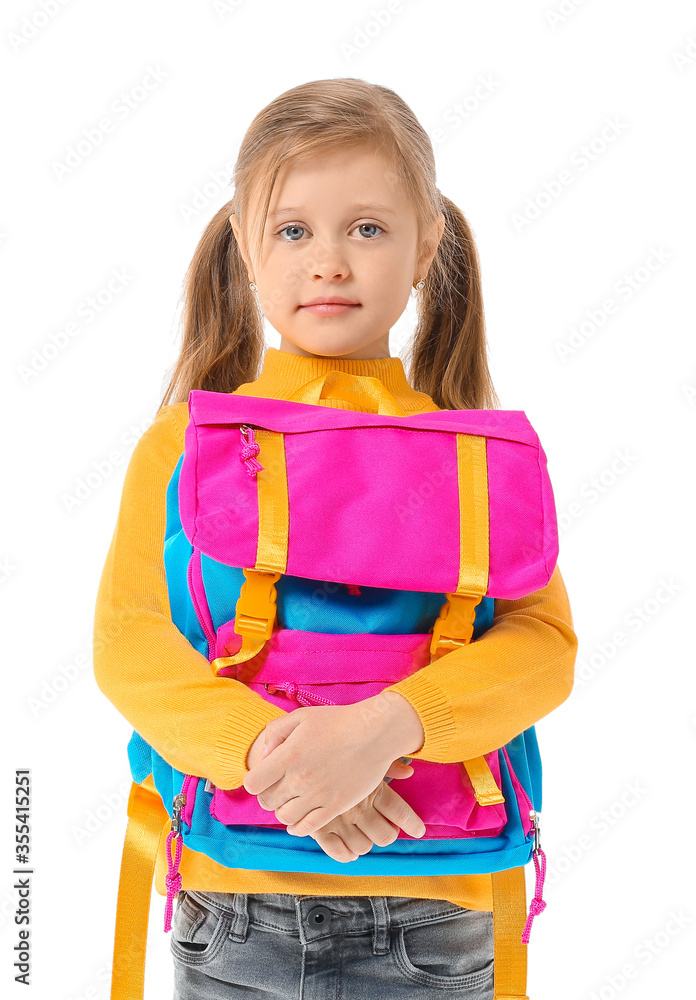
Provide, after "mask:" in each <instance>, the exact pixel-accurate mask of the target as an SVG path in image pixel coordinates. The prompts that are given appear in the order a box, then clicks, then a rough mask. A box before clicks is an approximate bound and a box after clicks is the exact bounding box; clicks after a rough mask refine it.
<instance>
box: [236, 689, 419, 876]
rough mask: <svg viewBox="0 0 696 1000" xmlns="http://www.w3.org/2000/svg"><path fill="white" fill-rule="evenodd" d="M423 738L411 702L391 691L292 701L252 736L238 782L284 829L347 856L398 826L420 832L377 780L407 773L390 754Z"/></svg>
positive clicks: (382, 842)
mask: <svg viewBox="0 0 696 1000" xmlns="http://www.w3.org/2000/svg"><path fill="white" fill-rule="evenodd" d="M394 698H396V699H397V702H396V703H395V702H394V700H393V699H394ZM395 709H398V711H395ZM422 741H423V728H422V725H421V723H420V720H419V719H418V716H417V714H416V713H415V710H414V709H413V708H412V707H411V706H410V705H409V703H408V702H407V701H406V700H405V699H403V698H401V696H400V695H398V694H396V693H390V696H389V697H386V698H385V697H383V696H381V695H377V696H375V697H374V698H368V699H366V700H365V701H361V702H356V703H354V704H352V705H316V706H315V705H313V706H310V707H306V708H298V709H294V710H293V711H291V712H288V713H287V714H286V715H284V716H281V717H280V718H278V719H273V720H272V721H271V722H270V723H268V725H267V726H266V727H265V728H264V729H263V730H262V732H261V733H260V734H259V736H258V737H257V738H256V740H255V741H254V743H253V744H252V746H251V749H250V750H249V754H248V756H247V764H248V767H249V772H248V773H247V775H246V776H245V778H244V788H245V789H246V790H247V792H249V793H250V794H251V795H256V797H257V799H258V802H259V805H260V806H261V807H262V808H263V809H266V810H269V811H271V812H274V813H275V815H276V818H277V820H278V821H279V822H280V823H283V824H285V825H286V826H287V831H288V833H289V834H291V835H293V836H297V837H304V836H311V837H313V838H314V839H315V840H316V841H317V843H318V844H319V846H320V847H321V848H322V849H323V850H324V851H325V853H326V854H328V855H329V856H330V857H333V858H334V859H335V860H337V861H354V860H355V859H356V858H357V857H358V856H359V855H360V854H367V853H368V852H369V851H370V850H371V848H372V846H373V845H374V844H378V845H379V846H380V847H385V846H387V845H388V844H391V843H393V841H394V840H396V838H397V836H398V833H399V830H400V829H401V830H403V831H404V832H405V833H408V834H409V835H410V836H412V837H416V838H418V837H421V836H422V835H423V833H424V832H425V826H424V825H423V822H422V820H421V819H420V817H419V816H418V815H417V814H416V813H415V812H414V810H413V809H412V808H411V807H410V806H409V805H408V803H406V802H405V801H404V800H403V799H402V798H401V796H400V795H398V794H397V793H396V792H395V791H394V790H393V789H392V788H391V786H390V785H389V784H387V782H385V781H384V780H383V779H384V777H385V776H386V777H390V778H408V777H410V776H411V774H413V768H412V767H410V766H408V765H406V764H403V763H402V762H401V761H399V760H398V759H396V758H398V757H400V756H405V755H406V754H407V753H409V752H410V753H415V752H416V751H417V749H419V748H420V746H421V744H422ZM414 747H415V749H414Z"/></svg>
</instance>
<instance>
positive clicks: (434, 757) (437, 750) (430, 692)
mask: <svg viewBox="0 0 696 1000" xmlns="http://www.w3.org/2000/svg"><path fill="white" fill-rule="evenodd" d="M383 690H384V691H396V693H397V694H400V695H402V696H403V697H404V698H406V700H407V701H408V702H410V704H411V705H412V706H413V707H414V709H415V710H416V712H417V713H418V716H419V718H420V720H421V724H422V726H423V732H424V733H425V740H424V742H423V746H422V747H421V748H420V750H418V751H417V753H413V754H411V755H410V756H411V757H414V758H416V760H430V761H435V762H436V763H439V764H449V763H452V762H451V761H450V759H449V755H450V753H451V750H452V740H453V739H454V733H455V724H454V715H453V714H452V708H451V705H450V702H449V699H448V698H447V696H446V694H445V693H444V691H442V690H441V689H440V688H439V687H438V686H437V684H433V683H432V681H431V680H430V679H429V678H427V677H425V676H423V673H422V671H419V670H417V671H416V672H415V673H414V674H410V675H409V676H408V677H404V679H403V680H402V681H398V682H397V683H396V684H391V685H390V686H389V687H386V688H384V689H383Z"/></svg>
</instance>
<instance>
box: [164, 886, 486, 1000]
mask: <svg viewBox="0 0 696 1000" xmlns="http://www.w3.org/2000/svg"><path fill="white" fill-rule="evenodd" d="M170 947H171V952H172V955H173V956H174V984H175V985H174V1000H194V998H195V1000H223V998H224V1000H227V998H232V997H234V998H236V997H256V998H257V1000H281V998H282V1000H338V998H340V1000H398V998H399V997H409V998H411V1000H431V998H432V997H435V996H439V995H440V994H441V993H448V992H449V993H452V994H456V995H457V996H459V997H466V998H467V1000H492V997H493V914H492V913H491V912H490V911H489V910H468V909H465V908H464V907H461V906H457V904H456V903H450V902H448V901H447V900H444V899H417V898H411V897H410V896H292V895H288V894H285V893H241V892H202V891H200V892H199V891H194V890H182V892H180V893H179V896H178V897H177V905H176V910H175V912H174V917H173V920H172V930H171V942H170Z"/></svg>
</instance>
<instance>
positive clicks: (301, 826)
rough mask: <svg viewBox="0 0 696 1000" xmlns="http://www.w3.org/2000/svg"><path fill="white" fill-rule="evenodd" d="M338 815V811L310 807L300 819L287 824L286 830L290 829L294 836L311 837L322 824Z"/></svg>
mask: <svg viewBox="0 0 696 1000" xmlns="http://www.w3.org/2000/svg"><path fill="white" fill-rule="evenodd" d="M338 815H340V814H339V813H338V812H334V811H333V810H332V809H326V808H324V807H319V808H316V809H310V810H309V812H307V813H306V814H305V815H304V816H303V817H302V819H301V820H298V821H297V822H296V823H290V824H288V830H291V829H292V832H293V834H294V836H296V837H313V836H314V834H315V833H317V831H319V830H321V828H322V827H323V826H327V825H328V824H329V823H331V822H333V820H335V819H336V817H337V816H338ZM280 822H281V823H282V822H283V821H282V820H281V821H280Z"/></svg>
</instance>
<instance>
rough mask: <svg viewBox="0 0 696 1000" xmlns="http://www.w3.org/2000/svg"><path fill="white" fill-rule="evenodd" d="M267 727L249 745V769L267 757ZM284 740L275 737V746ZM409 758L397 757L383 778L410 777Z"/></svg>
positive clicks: (411, 770) (271, 744)
mask: <svg viewBox="0 0 696 1000" xmlns="http://www.w3.org/2000/svg"><path fill="white" fill-rule="evenodd" d="M267 729H268V727H267V726H265V727H264V728H263V729H262V730H261V732H260V733H259V735H258V736H257V737H256V739H255V740H254V742H253V743H252V744H251V746H250V747H249V751H248V753H247V757H246V766H247V768H248V769H249V770H251V769H252V768H253V767H256V765H257V764H258V763H259V762H260V761H262V760H263V759H264V757H267V756H268V754H269V753H270V752H271V749H272V748H273V743H269V742H267V740H268V736H269V734H268V733H267ZM283 742H284V739H280V738H278V739H277V742H276V744H275V745H276V746H280V744H281V743H283ZM409 759H410V758H407V757H399V758H397V759H396V760H395V761H392V763H391V764H390V765H389V770H388V771H386V772H385V775H384V777H385V778H410V777H411V775H412V774H413V768H412V767H411V766H410V764H407V763H406V761H407V760H409Z"/></svg>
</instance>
